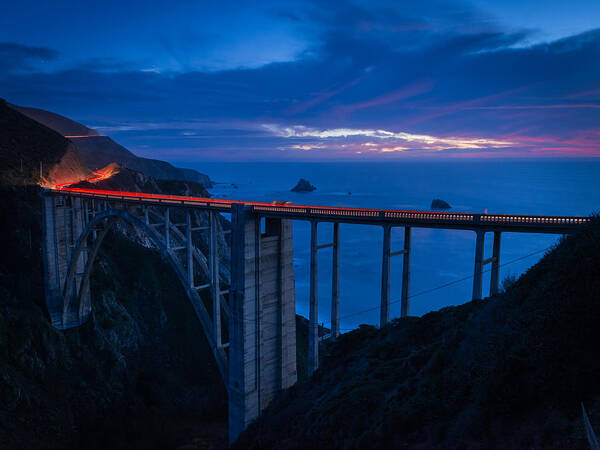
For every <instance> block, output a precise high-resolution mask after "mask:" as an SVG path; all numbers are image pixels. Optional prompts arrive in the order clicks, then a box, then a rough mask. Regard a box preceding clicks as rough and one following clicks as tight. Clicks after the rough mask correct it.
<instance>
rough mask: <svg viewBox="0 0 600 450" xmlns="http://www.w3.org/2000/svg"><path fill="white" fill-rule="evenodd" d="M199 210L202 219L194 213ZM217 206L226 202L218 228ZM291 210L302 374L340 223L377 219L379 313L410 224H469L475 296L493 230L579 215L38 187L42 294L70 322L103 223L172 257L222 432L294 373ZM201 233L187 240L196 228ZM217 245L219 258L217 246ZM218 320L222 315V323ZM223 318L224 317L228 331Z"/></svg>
mask: <svg viewBox="0 0 600 450" xmlns="http://www.w3.org/2000/svg"><path fill="white" fill-rule="evenodd" d="M198 211H201V212H205V213H206V215H207V217H208V220H205V221H203V222H202V223H201V221H199V220H198V217H197V216H195V213H197V212H198ZM220 213H228V214H231V228H230V229H223V226H222V221H221V220H219V214H220ZM292 220H305V221H310V222H311V243H310V246H311V258H310V299H309V300H310V317H309V374H312V373H313V372H314V371H315V370H316V369H317V367H318V343H319V336H318V323H319V320H318V296H317V274H318V267H317V261H318V259H317V253H318V251H319V250H320V249H323V248H327V247H332V248H333V260H332V264H333V271H332V276H333V279H332V302H331V304H332V310H331V323H332V327H331V328H332V329H331V337H333V338H335V337H337V336H338V335H339V330H340V328H339V302H340V299H339V280H340V278H339V246H340V241H339V224H340V223H356V224H369V225H374V226H377V227H380V228H381V229H382V230H383V237H384V239H383V260H382V271H381V274H382V276H381V283H382V289H381V304H380V325H385V324H386V323H387V322H388V321H389V311H390V283H391V277H390V259H391V258H392V257H393V256H396V255H399V256H402V257H403V272H402V277H401V280H402V303H401V315H402V316H406V315H408V314H409V301H408V300H409V287H410V254H411V228H413V227H425V228H445V229H461V230H472V231H474V232H475V235H476V250H475V263H474V277H473V299H480V298H481V297H482V275H483V267H484V265H485V264H488V263H489V264H491V265H492V270H491V283H490V293H491V294H494V293H496V292H497V290H498V283H499V269H500V237H501V233H503V232H528V233H531V232H535V233H551V234H565V233H569V232H571V231H572V230H574V229H575V228H576V227H577V226H579V225H580V224H582V223H584V222H586V221H587V220H588V219H587V218H584V217H565V216H534V215H490V214H464V213H445V212H418V211H398V210H378V209H360V208H340V207H327V206H301V205H288V204H283V205H281V204H271V203H261V202H238V201H230V200H215V199H205V198H193V197H183V196H171V195H158V194H144V193H138V192H118V191H101V190H92V189H80V188H62V187H61V188H60V189H52V190H46V191H44V194H43V231H44V241H43V242H44V252H43V254H44V268H45V285H46V303H47V307H48V312H49V315H50V319H51V321H52V324H53V325H54V326H55V327H56V328H58V329H66V328H70V327H75V326H79V325H81V324H82V323H84V322H85V320H87V318H88V317H89V315H90V313H91V310H92V304H91V296H90V284H89V279H90V274H91V270H92V267H93V263H94V260H95V258H96V256H97V253H98V250H99V248H100V246H101V244H102V241H103V239H104V237H105V236H106V235H107V233H108V231H109V230H110V229H111V228H112V227H114V226H115V225H117V224H119V223H127V224H129V225H130V226H132V227H133V229H134V230H136V232H137V233H139V234H140V236H144V237H145V238H146V239H147V240H148V242H149V243H151V245H152V246H154V247H155V248H156V249H158V251H159V252H160V253H161V254H162V256H163V257H164V259H165V260H166V261H167V262H168V263H169V264H170V266H171V267H172V268H173V270H174V272H175V274H176V275H177V277H178V279H179V280H180V282H181V283H182V285H183V287H184V288H185V292H186V294H187V296H188V298H189V300H190V302H191V303H192V305H193V307H194V310H195V312H196V315H197V316H198V319H199V321H200V324H201V326H202V328H203V330H204V333H205V334H206V337H207V340H208V342H209V344H210V347H211V348H212V351H213V355H214V357H215V360H216V363H217V366H218V368H219V371H220V373H221V375H222V376H223V379H224V382H225V385H226V387H227V391H228V396H229V436H230V440H231V441H233V440H235V439H236V438H237V436H238V435H239V433H240V432H241V431H242V430H244V429H245V427H246V426H247V425H248V424H249V423H250V422H251V421H252V420H254V418H256V417H257V416H258V414H259V413H260V411H261V410H262V409H264V408H265V407H266V406H267V405H268V404H269V402H270V401H271V400H272V399H273V397H274V396H275V394H276V393H277V392H278V391H279V390H281V389H285V388H288V387H290V386H292V385H293V384H294V383H295V382H296V380H297V374H296V326H295V290H294V270H293V239H292ZM319 222H332V223H333V236H332V241H331V242H330V243H327V244H319V243H318V240H317V226H318V224H319ZM392 227H403V228H404V246H403V248H402V249H401V250H399V251H394V252H393V251H391V248H390V247H391V243H390V242H391V239H390V236H391V229H392ZM488 232H490V233H493V236H494V245H493V255H492V256H491V257H490V258H487V259H484V255H483V250H484V237H485V234H486V233H488ZM199 234H202V235H203V242H205V243H206V244H207V245H198V242H199V240H198V235H199ZM226 234H230V236H229V237H228V238H229V241H230V247H231V255H230V263H229V265H230V267H223V265H222V264H220V263H219V262H220V260H223V259H225V260H226V259H227V258H223V252H224V246H223V245H222V244H223V242H224V235H226ZM220 256H221V258H220ZM225 325H226V326H225ZM224 329H228V333H227V335H225V333H224V331H223V330H224Z"/></svg>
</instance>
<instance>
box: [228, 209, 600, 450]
mask: <svg viewBox="0 0 600 450" xmlns="http://www.w3.org/2000/svg"><path fill="white" fill-rule="evenodd" d="M598 324H600V220H598V219H595V221H594V222H593V223H592V224H590V225H589V226H585V227H583V228H582V229H581V230H580V231H579V232H578V233H577V234H576V235H574V236H571V237H568V238H567V239H564V240H563V241H562V242H561V243H560V245H558V246H557V247H556V248H555V249H554V250H552V251H551V252H549V253H548V254H547V255H546V256H545V257H544V258H543V259H542V260H541V261H540V262H539V263H538V264H536V265H535V266H534V267H532V268H531V269H530V270H529V271H528V272H527V273H526V274H524V275H523V276H522V277H521V278H520V279H519V280H518V281H517V283H515V284H514V285H513V286H512V287H511V288H510V289H509V290H508V291H507V292H506V293H505V294H503V295H501V296H498V297H495V298H491V299H488V300H485V301H478V302H471V303H467V304H465V305H462V306H459V307H451V308H445V309H443V310H440V311H438V312H433V313H430V314H427V315H425V316H423V317H422V318H408V319H403V320H395V321H394V322H393V323H392V324H390V325H389V326H387V327H385V328H384V329H382V330H378V329H376V328H374V327H370V326H363V327H361V329H359V330H356V331H353V332H350V333H348V334H345V335H343V336H342V337H341V338H340V339H339V341H338V342H336V343H333V344H329V345H328V346H326V347H325V348H324V349H323V350H324V353H325V355H324V357H323V361H322V366H321V369H320V370H319V371H318V372H317V373H316V374H315V376H314V377H313V378H312V379H311V380H310V383H304V384H299V385H297V386H295V387H294V388H292V389H290V390H289V391H288V392H286V393H285V394H284V395H283V396H282V398H281V400H280V401H279V403H277V404H274V405H272V406H270V407H269V408H268V409H267V411H266V412H265V414H263V416H262V417H261V418H260V420H259V421H258V422H257V423H255V424H253V425H252V426H251V427H250V428H249V429H248V430H247V432H246V433H244V434H243V435H242V436H241V438H240V440H239V442H238V443H237V445H236V446H235V448H240V449H242V448H244V449H245V448H273V449H275V448H277V449H300V448H328V449H335V448H348V449H349V448H390V449H391V448H423V449H425V448H427V449H429V448H481V449H488V448H507V449H508V448H510V449H513V448H527V449H530V448H555V449H559V448H560V449H563V448H564V449H567V448H568V449H587V448H589V447H588V445H587V441H586V439H585V433H584V430H583V422H582V419H581V406H580V404H581V402H584V403H585V405H586V407H587V409H588V413H589V414H590V418H591V421H592V425H593V426H594V427H595V429H596V430H598V429H600V382H599V380H600V359H599V358H598V355H599V354H600V338H599V334H598Z"/></svg>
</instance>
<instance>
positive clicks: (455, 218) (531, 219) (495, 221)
mask: <svg viewBox="0 0 600 450" xmlns="http://www.w3.org/2000/svg"><path fill="white" fill-rule="evenodd" d="M56 192H57V193H59V192H60V193H62V194H65V195H78V196H83V197H91V198H100V199H106V200H113V201H114V200H121V201H130V202H131V201H133V202H140V203H146V204H148V203H151V204H161V205H182V206H195V207H205V208H209V209H213V208H214V209H217V210H219V211H223V212H226V211H229V210H231V207H232V205H233V204H236V203H242V204H245V205H247V206H249V207H251V208H252V210H253V211H254V212H256V213H258V214H263V215H264V214H277V215H284V216H286V215H287V216H290V217H295V218H298V219H313V218H314V219H317V220H318V219H319V218H327V219H336V218H340V219H345V220H348V221H352V220H353V219H355V220H357V221H365V222H371V221H372V222H377V219H382V220H383V221H386V222H387V221H394V220H401V221H409V222H414V223H438V224H440V223H441V224H444V223H447V224H455V225H467V226H474V227H477V226H479V225H489V226H493V225H508V226H511V225H519V226H533V227H534V226H537V225H540V226H542V227H544V226H549V227H552V226H559V227H562V226H565V227H571V226H576V225H580V224H582V223H585V222H588V221H589V220H590V219H589V218H587V217H570V216H540V215H524V214H472V213H455V212H441V211H403V210H387V209H367V208H346V207H327V206H312V205H311V206H307V205H291V204H283V205H278V204H270V203H265V202H244V201H235V200H221V199H205V198H194V197H184V196H174V195H162V194H145V193H137V192H120V191H101V190H98V191H95V190H91V189H77V188H68V189H61V190H57V191H56Z"/></svg>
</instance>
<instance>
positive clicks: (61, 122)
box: [9, 105, 212, 187]
mask: <svg viewBox="0 0 600 450" xmlns="http://www.w3.org/2000/svg"><path fill="white" fill-rule="evenodd" d="M9 106H10V107H11V108H13V109H15V110H16V111H19V112H20V113H22V114H24V115H26V116H28V117H29V118H31V119H33V120H35V121H37V122H39V123H41V124H43V125H45V126H46V127H48V128H50V129H53V130H55V131H56V132H58V133H60V134H62V135H63V136H68V137H69V139H70V140H71V141H72V142H74V143H75V145H76V146H77V149H78V150H79V153H80V155H81V157H82V159H83V161H84V163H85V164H86V165H87V166H88V167H90V168H92V169H94V170H95V169H99V168H101V167H104V166H106V165H107V164H110V163H111V162H116V163H118V164H119V165H121V166H123V167H127V168H128V169H132V170H136V171H138V172H143V173H145V174H146V175H150V176H152V177H154V178H160V179H165V180H183V181H193V182H196V183H200V184H202V185H204V186H205V187H210V186H211V185H212V183H211V181H210V178H209V177H208V175H204V174H202V173H200V172H197V171H196V170H193V169H180V168H177V167H174V166H172V165H171V164H169V163H168V162H166V161H160V160H157V159H150V158H141V157H139V156H137V155H135V154H133V153H132V152H131V151H129V150H127V149H126V148H125V147H123V146H122V145H120V144H118V143H116V142H115V141H113V140H112V139H111V138H110V137H108V136H100V135H99V133H98V132H97V131H96V130H93V129H91V128H88V127H86V126H85V125H83V124H80V123H78V122H75V121H73V120H71V119H69V118H67V117H64V116H61V115H60V114H56V113H53V112H50V111H44V110H42V109H37V108H29V107H24V106H18V105H9ZM78 136H80V137H78ZM81 136H84V137H81Z"/></svg>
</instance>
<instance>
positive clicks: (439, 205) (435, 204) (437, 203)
mask: <svg viewBox="0 0 600 450" xmlns="http://www.w3.org/2000/svg"><path fill="white" fill-rule="evenodd" d="M450 208H452V206H450V204H449V203H448V202H446V201H444V200H440V199H439V198H434V199H433V200H431V209H450Z"/></svg>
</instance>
